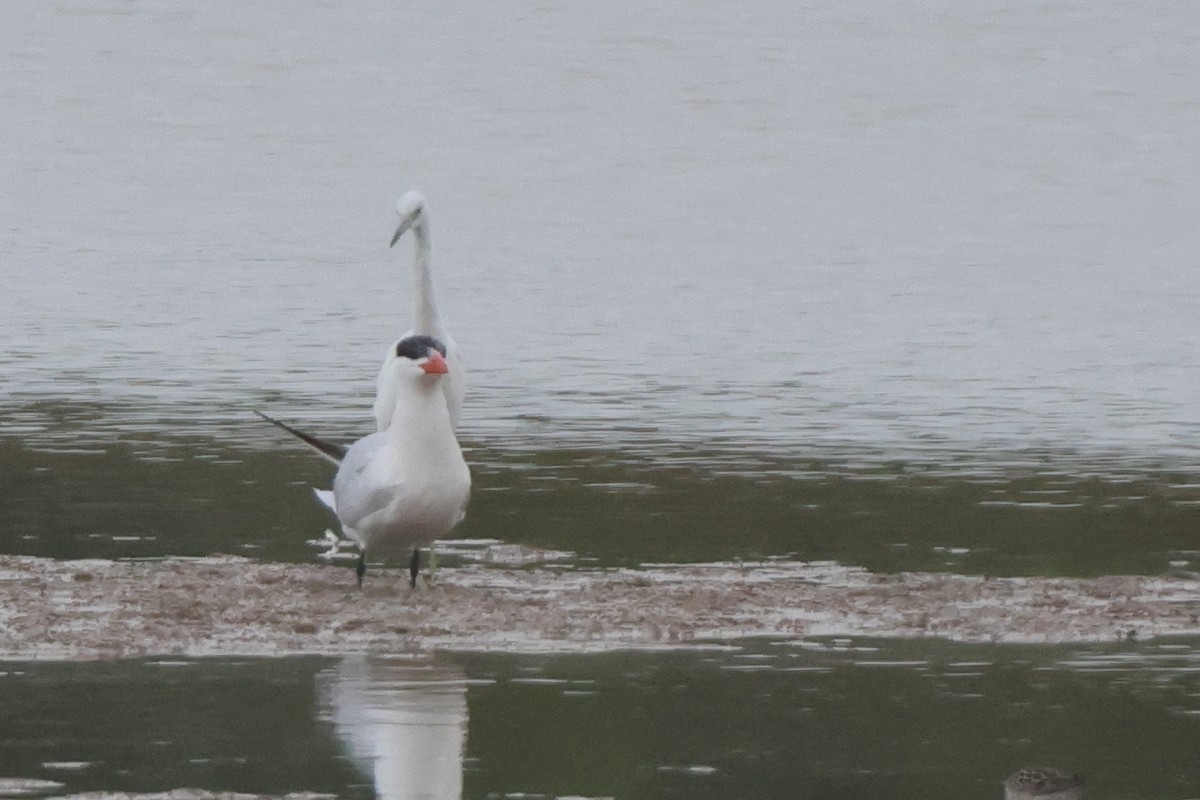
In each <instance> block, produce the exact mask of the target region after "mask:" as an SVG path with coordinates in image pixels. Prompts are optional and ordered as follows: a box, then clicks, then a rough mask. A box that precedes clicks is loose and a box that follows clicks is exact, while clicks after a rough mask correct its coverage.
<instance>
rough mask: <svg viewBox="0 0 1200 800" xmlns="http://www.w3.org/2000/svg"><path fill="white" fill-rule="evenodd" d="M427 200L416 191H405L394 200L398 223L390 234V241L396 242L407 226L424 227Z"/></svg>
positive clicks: (393, 243)
mask: <svg viewBox="0 0 1200 800" xmlns="http://www.w3.org/2000/svg"><path fill="white" fill-rule="evenodd" d="M428 205H429V201H428V200H426V199H425V195H423V194H421V193H420V192H418V191H412V192H406V193H405V194H404V196H403V197H401V198H400V199H399V200H397V201H396V213H397V214H399V215H400V224H399V225H398V226H397V227H396V232H395V233H393V234H392V243H391V245H388V246H389V247H391V246H393V245H395V244H396V242H397V241H399V240H400V237H401V236H403V235H404V233H405V231H407V230H408V229H409V228H424V225H425V215H426V213H427V211H426V209H427V206H428Z"/></svg>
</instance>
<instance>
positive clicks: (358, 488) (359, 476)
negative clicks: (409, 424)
mask: <svg viewBox="0 0 1200 800" xmlns="http://www.w3.org/2000/svg"><path fill="white" fill-rule="evenodd" d="M388 455H389V453H388V452H387V436H386V434H383V433H372V434H371V435H370V436H367V437H365V438H362V439H359V440H358V441H357V442H355V443H354V444H353V445H352V446H351V447H350V449H349V450H347V451H346V457H345V458H344V459H343V460H342V465H341V467H339V468H338V471H337V475H336V476H335V477H334V479H333V493H334V496H335V497H336V498H337V515H338V519H339V520H341V522H342V525H344V526H346V527H348V528H357V527H359V525H360V524H361V523H362V522H363V520H365V519H366V518H367V517H369V516H371V515H372V514H375V513H376V512H379V511H383V510H384V509H386V508H387V507H388V506H389V505H391V504H392V503H393V502H395V500H396V497H397V495H399V494H400V492H401V487H402V486H403V483H402V482H401V481H398V480H397V478H398V476H397V475H396V473H395V472H393V471H389V469H388V466H389V461H390V459H389V458H388Z"/></svg>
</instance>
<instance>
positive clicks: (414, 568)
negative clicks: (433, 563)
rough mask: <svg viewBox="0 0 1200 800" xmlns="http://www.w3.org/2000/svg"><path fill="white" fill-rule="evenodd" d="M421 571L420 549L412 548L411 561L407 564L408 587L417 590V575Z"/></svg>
mask: <svg viewBox="0 0 1200 800" xmlns="http://www.w3.org/2000/svg"><path fill="white" fill-rule="evenodd" d="M420 571H421V548H419V547H414V548H413V554H412V559H411V560H410V561H409V562H408V585H409V586H411V587H413V588H414V589H415V588H417V573H418V572H420Z"/></svg>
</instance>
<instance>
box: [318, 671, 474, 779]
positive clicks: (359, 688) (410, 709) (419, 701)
mask: <svg viewBox="0 0 1200 800" xmlns="http://www.w3.org/2000/svg"><path fill="white" fill-rule="evenodd" d="M321 679H322V680H323V681H324V682H325V687H324V688H325V691H324V692H323V698H324V702H325V705H326V708H327V709H328V712H329V715H330V716H329V718H330V720H331V721H332V722H333V726H334V730H335V732H336V733H337V736H338V738H339V739H341V740H342V743H343V744H344V746H345V747H346V750H347V751H348V753H349V755H350V757H351V758H352V759H353V760H354V762H355V763H356V765H357V766H358V767H359V768H360V769H361V771H362V772H363V773H364V774H365V775H366V776H367V777H369V778H370V779H371V780H372V781H373V782H374V785H375V795H376V797H379V798H381V800H460V798H461V797H462V780H463V754H464V752H465V750H466V741H467V681H466V676H465V675H463V673H462V672H460V671H458V670H456V669H452V668H448V667H444V666H433V665H430V664H422V663H420V662H414V661H404V660H399V659H388V658H371V657H367V656H349V657H346V658H345V659H343V660H342V661H341V662H339V663H338V665H337V667H335V668H334V669H332V670H329V671H327V672H325V673H322V678H321Z"/></svg>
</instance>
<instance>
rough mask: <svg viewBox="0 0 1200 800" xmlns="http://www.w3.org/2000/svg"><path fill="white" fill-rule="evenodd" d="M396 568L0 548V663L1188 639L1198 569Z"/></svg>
mask: <svg viewBox="0 0 1200 800" xmlns="http://www.w3.org/2000/svg"><path fill="white" fill-rule="evenodd" d="M405 577H406V576H405V574H404V573H403V572H402V571H401V570H373V571H372V573H371V574H369V575H368V576H367V582H366V586H365V587H364V588H363V589H362V590H361V591H360V590H358V589H357V588H355V587H354V585H353V576H352V573H351V571H350V570H348V569H345V568H336V567H332V566H328V565H321V564H313V565H305V564H284V563H267V562H257V561H253V560H249V559H245V558H240V557H234V556H214V557H210V558H201V559H167V560H163V561H151V562H114V561H102V560H86V561H55V560H52V559H44V558H34V557H25V556H4V557H0V658H6V659H96V658H128V657H136V656H208V655H225V656H232V655H239V656H242V655H245V656H250V655H253V656H277V655H287V654H343V653H350V652H380V653H384V652H392V653H394V652H422V651H431V650H435V649H459V650H502V651H508V652H523V651H553V650H565V651H587V650H610V649H617V648H646V647H662V646H678V645H696V644H700V643H704V642H721V641H729V640H733V639H738V638H743V637H751V636H770V637H777V638H781V639H784V638H803V637H812V636H876V637H900V638H913V637H939V638H944V639H949V640H955V641H966V642H1035V643H1054V642H1104V641H1118V640H1122V639H1128V638H1131V637H1133V638H1138V639H1148V638H1151V637H1159V636H1170V635H1197V634H1200V580H1197V579H1196V578H1195V577H1192V576H1181V577H1140V576H1110V577H1102V578H1094V579H1068V578H983V577H974V576H961V575H952V574H942V573H903V574H897V575H878V574H873V573H870V572H868V571H866V570H863V569H859V568H855V567H844V566H840V565H837V564H831V563H802V562H795V561H767V562H761V563H745V564H733V563H724V564H699V565H663V566H647V567H644V568H639V569H621V570H572V569H558V568H553V567H546V566H539V567H532V568H523V569H518V568H503V567H491V566H485V565H478V564H472V565H467V566H463V567H458V568H454V569H442V570H440V571H439V573H438V576H437V581H436V583H434V584H433V585H419V586H418V587H417V589H415V590H412V589H409V587H408V585H407V582H406V581H405Z"/></svg>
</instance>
